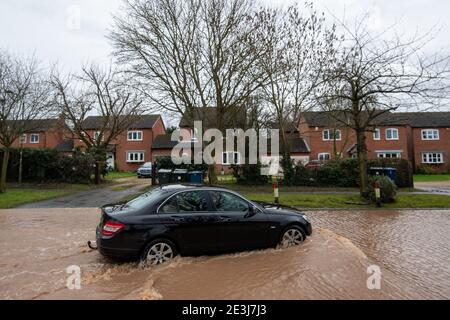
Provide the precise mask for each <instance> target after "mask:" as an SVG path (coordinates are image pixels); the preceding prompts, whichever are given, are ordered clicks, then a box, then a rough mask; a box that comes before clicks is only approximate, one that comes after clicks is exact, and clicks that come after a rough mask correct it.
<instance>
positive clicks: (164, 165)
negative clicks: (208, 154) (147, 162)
mask: <svg viewBox="0 0 450 320" xmlns="http://www.w3.org/2000/svg"><path fill="white" fill-rule="evenodd" d="M156 168H157V170H159V169H170V170H174V169H187V170H188V171H203V172H205V171H207V170H208V165H207V164H205V163H202V164H184V163H182V164H179V165H176V164H174V163H173V162H172V157H170V156H162V157H158V158H157V160H156Z"/></svg>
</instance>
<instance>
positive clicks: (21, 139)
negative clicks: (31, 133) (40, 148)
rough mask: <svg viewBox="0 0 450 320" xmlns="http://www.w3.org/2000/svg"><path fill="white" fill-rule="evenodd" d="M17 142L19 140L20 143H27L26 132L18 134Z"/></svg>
mask: <svg viewBox="0 0 450 320" xmlns="http://www.w3.org/2000/svg"><path fill="white" fill-rule="evenodd" d="M19 142H20V143H27V134H26V133H24V134H22V135H21V136H20V138H19Z"/></svg>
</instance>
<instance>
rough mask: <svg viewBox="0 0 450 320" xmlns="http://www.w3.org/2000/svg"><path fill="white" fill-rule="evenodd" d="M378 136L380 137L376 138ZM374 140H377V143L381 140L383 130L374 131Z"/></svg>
mask: <svg viewBox="0 0 450 320" xmlns="http://www.w3.org/2000/svg"><path fill="white" fill-rule="evenodd" d="M376 134H378V137H377V136H376ZM373 140H376V141H379V140H381V130H380V129H375V130H374V131H373Z"/></svg>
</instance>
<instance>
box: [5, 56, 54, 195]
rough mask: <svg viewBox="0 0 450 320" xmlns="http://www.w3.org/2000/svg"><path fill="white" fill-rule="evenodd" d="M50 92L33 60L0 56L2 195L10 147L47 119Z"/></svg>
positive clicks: (35, 61)
mask: <svg viewBox="0 0 450 320" xmlns="http://www.w3.org/2000/svg"><path fill="white" fill-rule="evenodd" d="M50 96H51V95H50V89H49V86H48V83H47V79H45V76H44V74H43V72H42V71H41V70H40V68H39V63H38V61H37V60H36V58H35V57H30V58H19V57H14V56H12V55H11V54H9V53H8V52H0V144H1V145H2V147H3V161H2V168H1V178H0V192H5V191H6V174H7V169H8V162H9V157H10V151H11V147H12V146H13V144H14V142H15V141H16V140H18V139H19V137H21V136H22V135H23V134H24V133H26V132H28V131H33V130H35V129H37V128H36V127H33V126H34V125H36V126H38V122H37V121H33V120H36V119H38V118H40V117H43V116H48V115H49V113H50V112H49V110H50V109H49V101H50Z"/></svg>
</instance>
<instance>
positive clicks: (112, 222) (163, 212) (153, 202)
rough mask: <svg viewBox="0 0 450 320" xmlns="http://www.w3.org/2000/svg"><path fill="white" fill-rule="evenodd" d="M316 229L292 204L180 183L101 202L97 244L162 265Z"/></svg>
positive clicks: (291, 239)
mask: <svg viewBox="0 0 450 320" xmlns="http://www.w3.org/2000/svg"><path fill="white" fill-rule="evenodd" d="M311 233H312V228H311V224H310V223H309V221H308V218H307V217H306V216H305V215H304V214H302V213H301V212H298V211H296V210H295V209H293V208H286V207H280V206H277V205H274V204H264V203H257V202H252V201H249V200H247V199H245V198H243V197H242V196H241V195H239V194H238V193H236V192H233V191H230V190H228V189H224V188H220V187H212V186H201V185H187V184H178V185H167V186H163V187H159V188H155V189H153V190H152V191H150V192H148V193H145V194H143V195H141V196H139V197H137V198H135V199H133V200H131V201H129V202H127V203H121V204H115V205H106V206H104V207H102V217H101V221H100V224H99V225H98V227H97V246H98V249H99V251H100V253H101V254H103V255H105V256H108V257H113V258H140V259H141V261H142V262H143V263H144V264H159V263H162V262H166V261H168V260H170V259H172V258H173V257H175V256H176V255H177V254H181V255H200V254H209V253H219V252H234V251H245V250H252V249H260V248H267V247H276V246H282V247H287V246H293V245H298V244H300V243H301V242H303V241H304V240H305V238H306V236H309V235H311Z"/></svg>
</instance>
